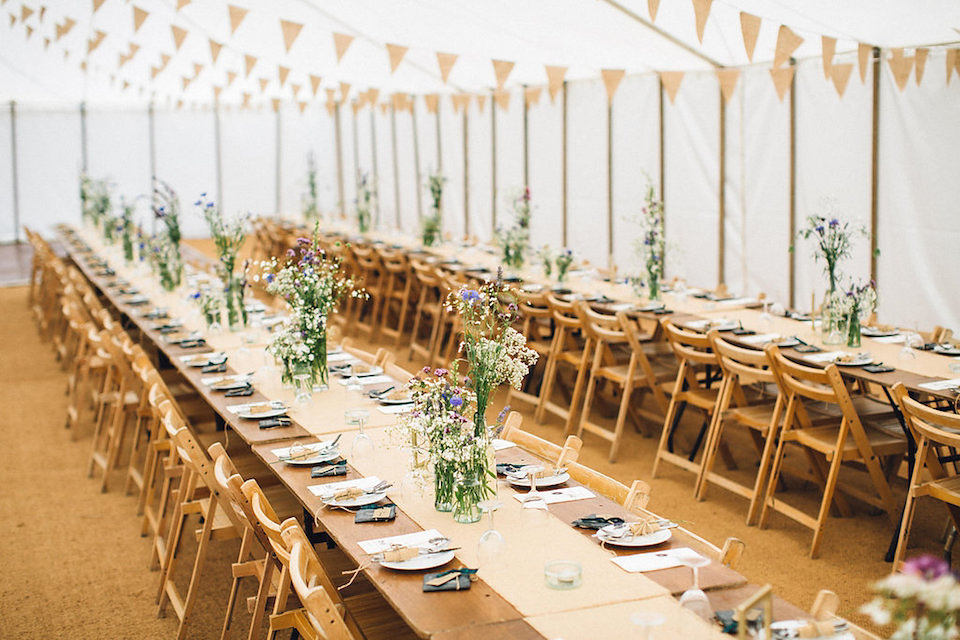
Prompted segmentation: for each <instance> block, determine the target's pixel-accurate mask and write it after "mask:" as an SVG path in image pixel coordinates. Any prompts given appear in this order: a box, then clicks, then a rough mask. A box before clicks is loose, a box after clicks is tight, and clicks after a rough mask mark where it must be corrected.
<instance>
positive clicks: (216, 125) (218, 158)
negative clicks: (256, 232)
mask: <svg viewBox="0 0 960 640" xmlns="http://www.w3.org/2000/svg"><path fill="white" fill-rule="evenodd" d="M213 146H214V156H213V159H214V164H215V165H216V167H215V168H216V173H217V202H219V203H220V209H221V210H223V157H222V154H221V151H222V149H221V144H220V105H219V104H215V105H214V108H213Z"/></svg>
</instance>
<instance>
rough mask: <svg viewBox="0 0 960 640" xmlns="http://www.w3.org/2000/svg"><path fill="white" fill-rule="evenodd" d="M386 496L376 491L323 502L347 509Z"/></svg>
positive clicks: (377, 500) (385, 493) (376, 500)
mask: <svg viewBox="0 0 960 640" xmlns="http://www.w3.org/2000/svg"><path fill="white" fill-rule="evenodd" d="M386 495H387V492H386V491H377V492H376V493H365V494H363V495H362V496H357V497H356V498H350V499H349V500H335V499H333V498H330V499H329V500H326V499H324V501H323V502H324V504H327V505H329V506H331V507H344V508H346V509H349V508H351V507H363V506H366V505H368V504H373V503H374V502H380V501H381V500H383V499H384V498H385V497H386ZM450 554H451V555H453V552H452V551H451V552H450Z"/></svg>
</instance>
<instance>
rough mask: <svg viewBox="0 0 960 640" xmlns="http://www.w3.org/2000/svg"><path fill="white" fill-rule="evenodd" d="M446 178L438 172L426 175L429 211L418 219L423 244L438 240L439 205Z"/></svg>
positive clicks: (432, 244)
mask: <svg viewBox="0 0 960 640" xmlns="http://www.w3.org/2000/svg"><path fill="white" fill-rule="evenodd" d="M446 181H447V179H446V178H444V177H443V175H441V174H439V173H431V174H430V175H428V176H427V189H429V190H430V213H429V214H427V215H425V216H424V217H423V220H421V221H420V238H421V240H422V241H423V246H425V247H432V246H434V245H436V244H437V243H438V242H439V241H440V227H441V221H442V219H441V217H440V215H441V214H440V206H441V202H442V199H443V183H444V182H446Z"/></svg>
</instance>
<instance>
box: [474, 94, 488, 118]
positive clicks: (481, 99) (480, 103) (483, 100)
mask: <svg viewBox="0 0 960 640" xmlns="http://www.w3.org/2000/svg"><path fill="white" fill-rule="evenodd" d="M476 99H477V109H478V110H479V111H480V113H483V108H484V107H486V106H487V96H486V94H484V93H478V94H477V95H476Z"/></svg>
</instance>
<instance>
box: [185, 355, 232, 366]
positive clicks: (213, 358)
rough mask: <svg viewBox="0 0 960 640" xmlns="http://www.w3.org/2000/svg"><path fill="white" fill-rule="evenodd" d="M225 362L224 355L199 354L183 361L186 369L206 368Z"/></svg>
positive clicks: (225, 357)
mask: <svg viewBox="0 0 960 640" xmlns="http://www.w3.org/2000/svg"><path fill="white" fill-rule="evenodd" d="M226 361H227V356H226V354H224V353H201V354H198V355H195V356H191V357H190V358H187V359H186V360H184V361H183V364H185V365H187V366H188V367H206V366H209V365H211V364H223V363H224V362H226Z"/></svg>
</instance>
